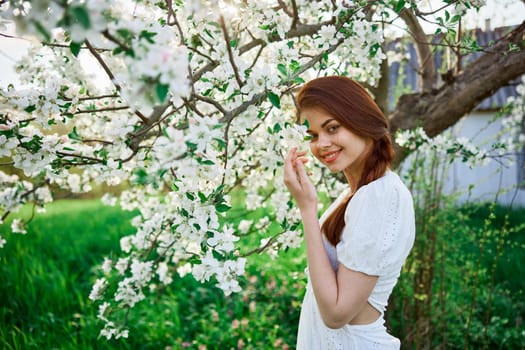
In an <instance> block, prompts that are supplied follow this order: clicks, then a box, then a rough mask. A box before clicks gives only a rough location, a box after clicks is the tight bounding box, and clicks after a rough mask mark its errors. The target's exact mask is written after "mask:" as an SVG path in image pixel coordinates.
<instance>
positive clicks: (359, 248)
mask: <svg viewBox="0 0 525 350" xmlns="http://www.w3.org/2000/svg"><path fill="white" fill-rule="evenodd" d="M347 195H348V193H342V194H341V196H339V198H337V199H336V200H335V201H334V203H332V205H331V206H330V207H329V208H328V209H327V210H326V212H325V213H324V214H323V216H322V217H321V219H320V222H321V224H322V222H323V220H324V219H325V218H326V217H328V215H329V214H330V213H331V212H332V211H333V210H334V209H335V208H336V207H337V206H338V205H339V203H341V201H343V200H344V199H345V198H346V197H347ZM414 237H415V223H414V208H413V201H412V196H411V195H410V192H409V191H408V189H407V188H406V186H405V185H404V184H403V182H402V181H401V179H400V178H399V177H398V175H397V174H395V173H394V172H392V171H387V172H386V173H385V175H384V176H383V177H381V178H379V179H377V180H376V181H373V182H371V183H369V184H368V185H366V186H363V187H361V188H360V189H359V190H358V191H357V192H356V193H355V194H354V196H353V198H352V200H351V201H350V203H349V204H348V206H347V208H346V211H345V227H344V229H343V232H342V234H341V241H340V242H339V243H338V244H337V246H336V247H334V246H332V245H331V244H330V243H329V242H328V241H326V240H324V243H325V248H326V251H327V253H328V257H329V258H330V262H331V263H332V267H333V269H334V271H337V268H338V265H339V264H343V265H345V266H346V267H347V268H349V269H351V270H354V271H359V272H363V273H366V274H368V275H373V276H379V278H378V280H377V284H376V286H375V287H374V289H373V291H372V293H371V295H370V297H369V299H368V302H369V303H370V305H372V306H373V307H374V308H376V309H377V310H378V311H379V312H380V313H381V316H380V317H379V318H378V319H377V320H376V321H375V322H373V323H371V324H367V325H350V324H348V325H345V326H344V327H342V328H339V329H331V328H328V327H326V326H325V324H324V323H323V320H322V318H321V315H320V313H319V308H318V306H317V302H316V300H315V296H314V294H313V289H312V286H311V284H310V282H308V284H307V287H306V294H305V297H304V300H303V305H302V309H301V316H300V320H299V331H298V335H297V349H298V350H335V349H337V350H339V349H341V350H354V349H358V350H368V349H385V350H386V349H399V348H400V342H399V339H397V338H395V337H393V336H391V335H390V334H388V333H387V331H386V328H385V326H384V318H383V314H384V311H385V309H386V306H387V303H388V297H389V296H390V294H391V293H392V289H393V288H394V286H395V284H396V282H397V279H398V277H399V273H400V271H401V267H402V266H403V264H404V262H405V259H406V257H407V256H408V253H409V252H410V249H411V248H412V245H413V243H414Z"/></svg>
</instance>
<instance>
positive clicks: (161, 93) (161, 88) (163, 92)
mask: <svg viewBox="0 0 525 350" xmlns="http://www.w3.org/2000/svg"><path fill="white" fill-rule="evenodd" d="M168 91H169V85H167V84H162V83H157V85H155V94H156V95H157V98H158V99H159V101H160V102H161V103H163V102H164V101H165V100H166V96H168Z"/></svg>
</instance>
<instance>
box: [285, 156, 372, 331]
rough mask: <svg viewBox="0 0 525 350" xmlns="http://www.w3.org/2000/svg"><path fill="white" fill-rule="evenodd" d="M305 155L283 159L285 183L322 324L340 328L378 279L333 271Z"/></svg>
mask: <svg viewBox="0 0 525 350" xmlns="http://www.w3.org/2000/svg"><path fill="white" fill-rule="evenodd" d="M303 156H304V153H300V152H297V151H296V149H295V148H293V149H292V150H291V151H290V152H289V153H288V154H287V156H286V158H285V164H284V183H285V184H286V186H287V187H288V189H289V190H290V192H291V194H292V196H293V197H294V199H295V200H296V202H297V205H298V207H299V210H300V211H301V217H302V221H303V227H304V237H305V242H306V255H307V259H308V269H309V272H310V280H311V283H312V287H313V290H314V295H315V298H316V300H317V304H318V306H319V310H320V312H321V316H322V318H323V321H324V323H325V324H326V326H327V327H330V328H340V327H342V326H344V325H345V324H347V323H349V322H350V321H351V320H352V319H353V318H354V317H355V316H356V315H357V314H358V313H359V312H360V311H361V310H362V309H363V307H364V306H365V305H366V303H367V300H368V297H369V296H370V293H371V292H372V290H373V288H374V286H375V284H376V282H377V278H378V277H377V276H369V275H366V274H364V273H361V272H356V271H352V270H350V269H348V268H346V267H345V266H343V265H339V269H338V272H337V274H336V273H335V272H334V271H333V269H332V267H331V265H330V261H329V259H328V256H327V254H326V251H325V249H324V245H323V241H322V236H321V228H320V225H319V220H318V218H317V205H318V200H317V192H316V190H315V188H314V186H313V184H312V183H311V182H310V180H309V179H308V176H307V174H306V171H305V169H304V165H303V163H304V159H303V158H302V157H303Z"/></svg>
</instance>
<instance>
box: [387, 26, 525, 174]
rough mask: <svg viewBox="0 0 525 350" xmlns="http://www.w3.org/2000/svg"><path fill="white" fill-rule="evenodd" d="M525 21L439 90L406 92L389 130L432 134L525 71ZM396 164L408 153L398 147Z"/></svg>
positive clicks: (391, 116) (393, 132)
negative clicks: (422, 131)
mask: <svg viewBox="0 0 525 350" xmlns="http://www.w3.org/2000/svg"><path fill="white" fill-rule="evenodd" d="M524 37H525V21H524V22H523V23H521V24H520V25H519V26H518V27H516V28H515V29H514V30H513V31H512V32H510V33H509V34H507V35H506V36H505V37H503V38H502V39H501V40H500V41H498V43H497V44H496V45H494V46H493V47H492V50H491V51H492V53H486V54H484V55H482V56H480V57H479V58H478V59H476V60H475V61H473V62H472V63H470V64H469V65H468V66H467V67H465V68H464V70H463V72H462V73H460V74H458V75H457V76H455V77H454V80H453V82H451V83H449V84H444V85H443V86H441V88H439V89H438V90H434V91H432V92H422V93H415V94H407V95H403V96H401V97H400V98H399V101H398V103H397V106H396V109H395V111H394V112H393V113H392V114H390V116H389V119H390V129H391V133H392V134H393V135H394V134H395V132H396V131H397V130H400V129H401V130H409V129H414V128H416V127H418V126H422V127H423V129H424V130H425V132H426V133H427V135H428V136H430V137H433V136H436V135H438V134H439V133H441V132H442V131H444V130H445V129H447V128H448V127H450V126H452V125H454V124H455V123H456V122H457V121H458V120H459V119H460V118H461V117H463V116H464V115H465V114H466V113H468V112H470V111H471V110H473V109H474V108H475V107H476V106H477V105H478V104H479V103H480V102H482V101H483V100H484V99H485V98H487V97H489V96H491V95H492V94H493V93H494V92H495V91H496V90H497V89H498V88H500V87H501V86H504V85H505V84H508V83H509V82H510V81H512V80H514V79H516V78H519V77H520V76H521V75H523V74H525V64H523V62H525V42H524V41H523V38H524ZM397 151H398V152H397V155H396V164H397V163H399V161H401V160H402V159H403V157H404V156H405V153H404V151H403V150H402V149H400V148H398V150H397Z"/></svg>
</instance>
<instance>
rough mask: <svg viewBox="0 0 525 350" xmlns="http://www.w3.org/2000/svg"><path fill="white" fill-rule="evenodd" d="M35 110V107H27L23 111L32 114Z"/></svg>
mask: <svg viewBox="0 0 525 350" xmlns="http://www.w3.org/2000/svg"><path fill="white" fill-rule="evenodd" d="M35 110H36V106H35V105H30V106H27V107H26V108H24V111H25V112H27V113H33V112H34V111H35Z"/></svg>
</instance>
